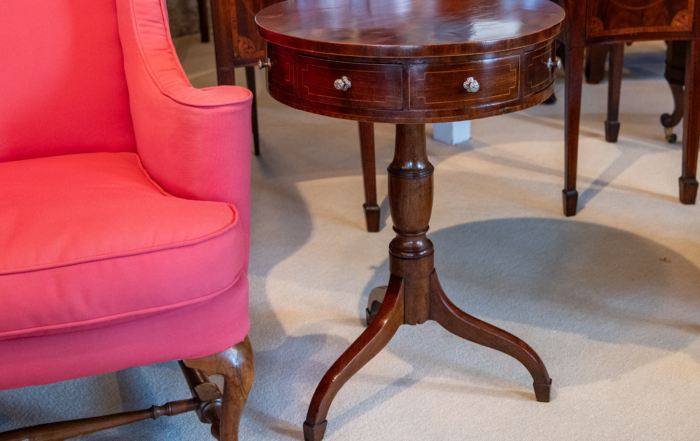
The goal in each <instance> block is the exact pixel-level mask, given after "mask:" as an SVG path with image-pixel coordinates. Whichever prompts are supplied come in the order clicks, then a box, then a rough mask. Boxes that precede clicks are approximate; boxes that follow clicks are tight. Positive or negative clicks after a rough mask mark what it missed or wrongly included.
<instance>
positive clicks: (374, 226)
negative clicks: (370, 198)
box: [362, 204, 381, 233]
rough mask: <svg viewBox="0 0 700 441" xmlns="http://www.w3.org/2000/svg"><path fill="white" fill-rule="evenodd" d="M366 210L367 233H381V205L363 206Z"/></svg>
mask: <svg viewBox="0 0 700 441" xmlns="http://www.w3.org/2000/svg"><path fill="white" fill-rule="evenodd" d="M362 207H364V209H365V221H367V231H369V232H370V233H377V232H379V217H380V215H381V210H380V208H379V205H370V204H363V205H362Z"/></svg>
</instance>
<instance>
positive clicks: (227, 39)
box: [198, 0, 380, 232]
mask: <svg viewBox="0 0 700 441" xmlns="http://www.w3.org/2000/svg"><path fill="white" fill-rule="evenodd" d="M198 1H204V0H198ZM280 1H282V0H212V15H213V22H214V39H215V43H216V67H217V77H218V80H219V84H220V85H235V84H236V80H235V75H234V69H235V68H236V67H245V69H246V82H247V86H248V89H250V90H251V92H253V108H252V130H253V148H254V153H255V156H260V132H259V129H258V105H257V90H256V87H255V71H254V68H255V66H257V65H258V62H259V61H264V60H266V59H267V55H266V47H265V40H263V39H262V38H261V37H260V35H259V33H258V28H257V25H256V23H255V14H257V13H258V12H260V11H261V10H262V9H263V8H265V7H267V6H270V5H273V4H275V3H278V2H280ZM282 56H283V55H282ZM274 75H275V77H280V76H279V75H276V72H275V74H274ZM291 75H293V73H290V76H291ZM281 78H284V75H282V76H281ZM353 92H354V91H353ZM360 130H363V129H362V128H360ZM361 142H364V143H366V144H361V145H360V151H361V153H362V167H363V176H364V186H365V195H367V194H368V193H369V192H374V195H373V196H372V197H370V198H369V199H368V200H376V199H377V195H376V184H373V182H374V181H375V180H376V177H375V176H374V175H372V176H371V178H370V177H369V175H368V174H367V173H364V170H369V169H370V168H371V169H373V168H374V139H373V138H372V139H370V138H368V137H361ZM370 161H371V162H372V163H371V164H370ZM374 206H376V211H377V213H376V214H374V211H375V208H374ZM374 206H372V205H371V204H370V205H368V204H367V203H366V204H365V207H364V210H365V218H366V219H367V222H368V224H367V225H368V229H367V231H369V232H378V231H379V216H380V214H379V211H378V210H379V206H377V205H376V203H375V204H374ZM374 218H376V219H377V220H376V222H375V221H374ZM370 222H371V224H370ZM375 225H376V227H375Z"/></svg>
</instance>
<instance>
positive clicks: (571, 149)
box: [563, 46, 583, 216]
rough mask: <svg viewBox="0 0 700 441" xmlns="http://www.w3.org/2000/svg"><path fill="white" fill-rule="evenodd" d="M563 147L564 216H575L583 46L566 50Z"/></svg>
mask: <svg viewBox="0 0 700 441" xmlns="http://www.w3.org/2000/svg"><path fill="white" fill-rule="evenodd" d="M566 60H567V61H566V63H567V64H566V86H565V87H566V96H565V97H564V98H565V101H566V103H565V119H566V121H565V126H564V133H565V135H564V136H565V147H564V200H563V208H564V215H565V216H573V215H575V214H576V205H577V202H578V192H577V191H576V173H577V166H578V135H579V124H580V119H581V88H582V82H583V75H582V74H583V46H580V47H569V46H567V48H566Z"/></svg>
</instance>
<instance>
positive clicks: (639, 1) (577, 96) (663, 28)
mask: <svg viewBox="0 0 700 441" xmlns="http://www.w3.org/2000/svg"><path fill="white" fill-rule="evenodd" d="M562 6H563V7H564V9H565V10H566V14H567V20H566V28H565V32H564V35H565V37H566V38H565V40H566V45H567V60H566V61H567V66H566V68H567V69H566V92H567V97H566V125H565V127H566V128H565V152H566V153H565V157H566V159H565V178H564V180H565V182H564V190H563V209H564V214H565V215H566V216H573V215H575V214H576V209H577V199H578V192H577V191H576V165H577V158H578V136H579V119H580V108H581V86H580V82H581V81H582V79H581V72H580V70H581V69H582V66H583V57H584V54H583V48H584V46H586V45H593V44H608V45H611V46H610V48H611V49H610V50H611V69H610V75H611V76H610V79H611V84H610V87H611V88H610V89H609V97H610V98H611V99H612V102H609V107H608V122H606V139H607V140H609V141H613V140H616V139H617V134H618V131H619V122H618V121H617V109H618V106H619V83H620V80H619V79H620V78H621V72H622V57H623V55H622V52H623V48H622V46H620V45H621V43H623V42H633V41H643V40H669V41H674V42H675V41H678V40H689V41H690V43H689V44H688V46H692V44H693V42H696V41H698V40H699V39H700V27H699V26H697V25H696V24H697V23H698V18H699V14H700V11H699V10H698V8H696V7H695V0H666V1H658V0H615V1H613V0H586V1H576V0H563V1H562ZM613 52H614V54H615V55H614V56H613V55H612V54H613ZM671 53H672V49H669V54H671ZM685 59H686V61H687V62H686V69H685V70H686V72H685V84H686V87H685V91H684V94H685V97H684V105H683V106H679V104H678V101H679V100H678V99H677V98H675V100H676V111H675V112H674V115H669V116H668V117H667V116H666V115H662V124H663V125H664V127H666V128H669V127H673V125H675V124H677V123H678V114H679V113H680V109H681V108H682V109H683V114H684V119H685V118H687V119H688V120H690V121H692V124H690V132H689V135H690V136H688V135H687V134H685V132H684V136H683V162H682V173H681V177H680V178H679V199H680V201H681V202H682V203H684V204H694V203H695V199H696V194H697V179H696V170H697V158H698V140H697V136H696V133H695V131H696V130H697V124H696V123H697V121H698V119H699V117H700V116H699V115H698V111H699V110H700V107H698V105H700V102H697V104H698V105H695V107H692V106H691V107H688V106H689V103H696V100H697V97H695V94H696V93H697V91H696V88H697V86H695V85H693V84H692V83H690V82H689V80H693V81H696V82H698V81H700V80H699V79H698V75H699V74H698V73H696V72H694V71H692V70H693V69H696V68H698V67H700V65H698V64H697V61H696V60H695V55H694V52H693V50H691V49H687V53H686V56H685ZM693 63H696V64H693ZM691 71H692V72H691ZM667 74H668V69H667ZM667 78H668V75H667ZM671 87H672V90H673V92H674V96H677V95H679V94H680V89H679V86H678V84H677V83H676V84H674V83H671ZM681 87H682V86H681ZM569 95H570V96H569ZM674 121H675V124H674ZM685 124H687V121H685V120H684V127H685ZM671 133H672V132H671ZM667 139H669V140H670V141H673V140H675V138H674V137H671V136H669V131H668V130H667Z"/></svg>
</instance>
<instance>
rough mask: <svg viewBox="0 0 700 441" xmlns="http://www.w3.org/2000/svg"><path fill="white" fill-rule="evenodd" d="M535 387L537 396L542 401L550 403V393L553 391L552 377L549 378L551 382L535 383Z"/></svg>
mask: <svg viewBox="0 0 700 441" xmlns="http://www.w3.org/2000/svg"><path fill="white" fill-rule="evenodd" d="M533 386H534V388H535V398H537V401H539V402H540V403H549V398H550V394H551V392H552V379H551V378H550V379H549V383H539V384H538V383H533Z"/></svg>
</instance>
